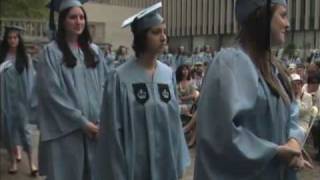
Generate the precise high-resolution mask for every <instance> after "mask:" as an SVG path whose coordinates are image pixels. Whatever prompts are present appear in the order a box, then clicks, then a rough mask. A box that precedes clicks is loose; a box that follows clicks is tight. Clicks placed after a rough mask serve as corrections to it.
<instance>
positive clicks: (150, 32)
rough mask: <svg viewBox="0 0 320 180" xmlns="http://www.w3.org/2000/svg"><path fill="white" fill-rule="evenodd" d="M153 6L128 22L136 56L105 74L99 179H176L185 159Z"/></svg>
mask: <svg viewBox="0 0 320 180" xmlns="http://www.w3.org/2000/svg"><path fill="white" fill-rule="evenodd" d="M160 7H161V3H158V4H155V5H153V6H151V7H149V8H147V9H145V10H143V11H142V12H140V13H139V14H138V15H137V16H133V18H131V20H130V19H129V21H125V22H124V25H123V26H124V27H125V26H127V25H128V24H130V25H131V30H132V32H133V36H134V40H133V49H134V51H135V53H136V58H134V59H132V60H130V61H128V62H126V63H124V64H123V65H121V66H119V67H118V68H117V69H116V70H115V71H114V72H112V73H110V74H109V76H108V80H107V83H106V87H105V92H104V98H103V103H102V110H101V131H100V135H99V145H98V153H97V163H98V166H99V167H98V170H99V172H98V174H99V178H98V179H99V180H178V179H179V178H180V177H182V175H183V172H184V169H185V168H186V166H187V165H188V164H189V163H190V159H189V154H188V149H187V146H186V142H185V140H184V135H183V132H182V127H181V122H180V117H179V116H180V112H179V106H178V101H177V97H176V91H175V80H174V76H173V72H172V70H171V68H170V67H168V66H167V65H165V64H164V63H162V62H160V61H158V60H157V59H156V57H157V56H158V55H159V54H160V53H162V51H163V50H164V47H165V45H166V43H167V37H166V34H165V24H164V23H163V18H162V17H161V16H160V15H159V13H158V11H157V10H158V9H159V8H160Z"/></svg>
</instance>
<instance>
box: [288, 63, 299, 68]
mask: <svg viewBox="0 0 320 180" xmlns="http://www.w3.org/2000/svg"><path fill="white" fill-rule="evenodd" d="M296 67H297V65H296V64H294V63H290V64H289V66H288V68H289V69H295V68H296Z"/></svg>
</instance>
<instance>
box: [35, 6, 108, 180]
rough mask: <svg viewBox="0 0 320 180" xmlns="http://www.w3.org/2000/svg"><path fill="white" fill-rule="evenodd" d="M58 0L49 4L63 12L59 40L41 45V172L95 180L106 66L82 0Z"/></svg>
mask: <svg viewBox="0 0 320 180" xmlns="http://www.w3.org/2000/svg"><path fill="white" fill-rule="evenodd" d="M58 2H60V1H53V2H52V3H53V4H51V5H53V6H54V5H56V6H57V8H58V9H56V6H54V10H58V11H59V21H58V31H57V34H56V38H55V39H54V40H53V41H52V42H50V43H49V44H47V45H46V46H45V47H44V48H43V51H42V53H41V56H40V57H39V64H38V68H37V84H36V87H37V96H38V107H37V113H38V124H39V128H40V133H41V134H40V147H39V167H40V173H41V174H42V175H44V176H47V179H48V180H93V179H95V175H94V168H95V165H94V163H93V157H94V155H95V150H96V144H97V134H98V132H99V121H100V118H99V115H100V105H101V100H102V93H103V88H104V83H105V77H106V74H107V71H108V68H107V66H106V64H105V63H106V61H105V60H104V57H103V53H102V51H101V50H100V49H99V47H98V46H97V45H95V44H93V43H91V37H90V34H89V29H88V20H87V16H86V12H85V11H84V9H83V7H82V4H81V2H79V1H78V0H65V1H63V2H62V3H58ZM55 3H57V4H58V5H57V4H55Z"/></svg>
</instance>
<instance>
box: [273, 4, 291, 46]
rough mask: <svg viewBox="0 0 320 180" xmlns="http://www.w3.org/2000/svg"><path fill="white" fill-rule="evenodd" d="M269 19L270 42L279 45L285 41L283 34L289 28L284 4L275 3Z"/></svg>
mask: <svg viewBox="0 0 320 180" xmlns="http://www.w3.org/2000/svg"><path fill="white" fill-rule="evenodd" d="M275 8H276V9H275V12H274V15H273V18H272V20H271V42H272V45H281V44H283V43H284V42H285V35H286V32H287V29H288V28H289V20H288V14H287V8H286V6H282V5H276V7H275Z"/></svg>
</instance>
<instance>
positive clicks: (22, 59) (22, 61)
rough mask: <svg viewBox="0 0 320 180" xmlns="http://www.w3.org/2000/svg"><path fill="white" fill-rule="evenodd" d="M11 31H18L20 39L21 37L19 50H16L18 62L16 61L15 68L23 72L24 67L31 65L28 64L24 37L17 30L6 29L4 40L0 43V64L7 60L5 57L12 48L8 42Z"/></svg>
mask: <svg viewBox="0 0 320 180" xmlns="http://www.w3.org/2000/svg"><path fill="white" fill-rule="evenodd" d="M11 32H16V33H17V35H18V39H19V44H18V47H17V52H16V62H15V68H16V70H17V71H18V73H19V74H21V73H22V72H23V70H24V68H27V69H28V67H29V65H28V60H29V59H28V55H27V53H26V49H25V46H24V42H23V39H22V37H21V35H20V33H19V32H18V31H16V30H7V31H5V34H4V37H3V41H2V42H1V45H0V64H1V63H2V62H3V61H5V58H6V56H7V53H8V51H9V49H10V47H9V43H8V38H9V34H10V33H11Z"/></svg>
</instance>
